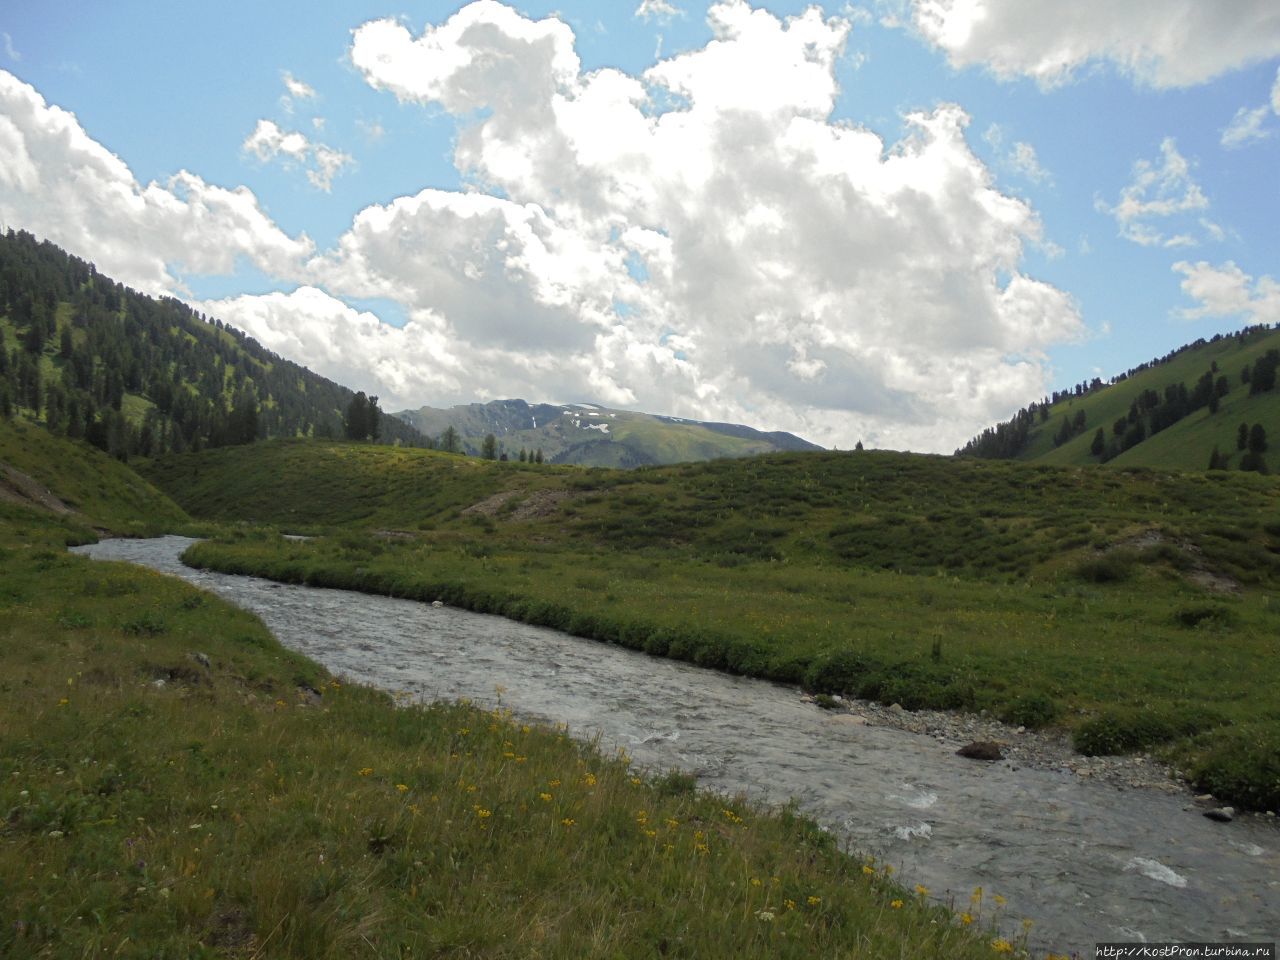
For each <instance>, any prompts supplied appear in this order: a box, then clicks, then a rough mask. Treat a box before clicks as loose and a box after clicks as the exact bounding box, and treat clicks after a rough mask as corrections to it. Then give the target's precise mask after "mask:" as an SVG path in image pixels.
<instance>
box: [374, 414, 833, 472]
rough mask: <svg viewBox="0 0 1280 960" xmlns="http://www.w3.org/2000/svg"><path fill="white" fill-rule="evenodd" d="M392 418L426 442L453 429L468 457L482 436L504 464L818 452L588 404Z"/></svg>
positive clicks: (732, 428) (803, 443)
mask: <svg viewBox="0 0 1280 960" xmlns="http://www.w3.org/2000/svg"><path fill="white" fill-rule="evenodd" d="M397 416H399V417H401V418H402V419H404V420H405V421H406V422H408V423H411V424H413V426H414V427H416V428H417V429H418V430H419V431H421V432H422V433H423V434H425V435H426V436H428V437H435V438H439V437H440V436H441V435H442V434H443V433H444V431H445V430H447V429H449V428H453V430H454V431H455V432H456V433H457V435H458V441H459V449H461V450H462V451H464V452H467V453H471V454H479V453H481V451H482V450H483V448H484V441H485V437H486V436H492V437H493V438H494V441H495V443H496V453H497V454H498V455H499V456H503V455H505V456H506V457H507V458H508V459H511V460H517V459H519V455H520V453H524V454H526V455H527V456H532V455H533V454H534V453H535V452H541V453H542V455H543V457H544V459H545V460H546V461H548V462H551V463H572V464H579V465H581V466H592V467H640V466H655V465H659V464H668V463H683V462H687V461H691V460H714V459H717V458H720V457H747V456H751V455H753V454H757V453H770V452H774V451H778V450H820V449H822V448H821V447H819V446H818V445H817V444H813V443H809V442H808V441H807V440H802V439H801V438H799V437H797V436H795V435H793V434H790V433H783V432H773V433H765V432H763V431H760V430H755V429H753V428H751V427H744V426H739V425H737V424H728V423H705V422H702V421H699V420H685V419H681V418H679V417H664V416H656V415H653V414H648V413H637V412H634V411H629V410H613V409H610V408H608V407H602V406H599V405H598V404H593V403H567V404H551V403H538V404H530V403H526V402H525V401H523V400H494V401H491V402H489V403H472V404H465V405H461V406H456V407H450V408H448V409H440V408H436V407H421V408H420V409H418V410H406V411H403V412H402V413H399V414H397Z"/></svg>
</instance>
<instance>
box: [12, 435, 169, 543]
mask: <svg viewBox="0 0 1280 960" xmlns="http://www.w3.org/2000/svg"><path fill="white" fill-rule="evenodd" d="M32 515H35V516H38V517H39V518H40V519H41V522H49V521H53V522H56V523H58V524H60V525H62V526H63V527H65V528H66V529H67V530H68V532H69V535H70V534H74V536H75V538H76V539H86V538H88V539H92V535H91V534H90V533H89V528H96V529H99V530H110V531H112V532H115V533H131V534H135V535H136V534H143V533H147V532H167V531H171V530H173V529H175V528H176V527H179V526H181V525H183V524H186V523H189V522H190V518H189V517H187V515H186V514H185V513H184V512H183V510H182V508H181V507H179V506H178V505H177V504H176V503H174V502H173V501H172V500H170V499H169V498H168V497H167V496H165V495H164V494H163V493H161V492H160V491H159V490H157V489H156V488H155V487H153V486H152V485H151V484H150V483H148V482H147V481H146V480H143V479H142V478H141V477H140V476H138V475H137V474H136V473H134V472H133V471H132V470H130V469H129V468H128V467H127V466H125V465H124V464H122V463H120V462H119V461H117V460H114V459H113V458H111V457H109V456H107V455H106V454H104V453H102V452H101V451H100V450H97V449H96V448H94V447H92V446H90V445H89V444H87V443H83V442H77V441H72V440H67V439H64V438H62V437H55V436H53V435H51V434H50V433H49V432H48V431H47V430H44V429H43V428H41V427H39V426H36V425H35V424H31V423H23V422H21V421H18V422H14V421H9V420H5V419H3V418H0V517H3V518H4V520H5V521H6V522H11V523H17V522H20V521H25V520H27V519H28V518H29V517H31V516H32Z"/></svg>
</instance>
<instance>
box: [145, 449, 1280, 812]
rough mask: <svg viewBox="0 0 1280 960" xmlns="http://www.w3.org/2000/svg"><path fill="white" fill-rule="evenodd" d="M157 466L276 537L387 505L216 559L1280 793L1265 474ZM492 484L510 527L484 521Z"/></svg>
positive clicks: (418, 460)
mask: <svg viewBox="0 0 1280 960" xmlns="http://www.w3.org/2000/svg"><path fill="white" fill-rule="evenodd" d="M148 471H149V475H150V476H151V477H152V478H153V479H155V480H156V482H157V483H160V484H161V485H162V486H164V487H166V488H167V489H173V490H184V491H186V494H185V496H186V498H185V499H184V500H183V503H184V505H186V506H187V508H188V509H190V510H191V511H192V512H193V513H195V514H197V515H200V516H206V517H212V518H217V519H223V520H226V519H232V518H234V517H235V515H236V513H237V511H238V510H239V509H240V508H239V507H238V506H237V504H236V503H235V501H234V500H233V499H231V498H230V497H229V496H228V494H227V489H228V486H229V485H242V486H243V489H244V490H245V491H246V494H247V495H251V497H252V499H251V500H250V501H249V507H248V509H249V510H250V512H251V514H252V515H253V516H254V517H255V518H256V519H258V520H266V521H269V522H274V523H279V524H286V525H289V526H291V527H295V528H297V529H310V530H313V531H318V530H321V529H323V527H324V526H325V525H326V524H329V523H332V522H333V521H334V518H336V517H340V516H342V514H343V510H341V509H337V508H336V507H335V503H334V501H333V500H332V498H333V497H334V496H335V493H334V491H340V492H341V495H342V496H343V497H350V496H352V495H353V491H359V495H360V497H361V498H363V499H365V500H367V501H368V502H369V503H374V504H377V509H376V511H375V512H374V513H373V514H372V515H371V516H370V517H369V518H368V519H367V520H366V521H361V522H357V523H347V524H345V525H344V526H343V527H342V529H341V531H340V532H338V533H337V534H336V535H335V536H332V537H327V538H322V539H319V540H316V541H312V542H310V543H303V544H300V543H295V542H290V541H283V540H279V539H273V538H270V537H262V536H254V535H251V536H249V537H247V538H243V539H241V540H239V541H238V542H235V543H231V544H224V545H205V546H203V547H201V548H199V549H198V550H197V551H196V556H197V559H198V560H199V561H200V562H202V563H207V564H211V565H214V566H218V567H220V568H223V569H234V570H239V571H251V570H252V571H256V572H262V573H265V574H267V575H270V576H274V577H277V578H279V579H285V580H294V581H301V582H313V583H324V584H329V585H341V586H347V587H352V588H355V589H366V590H372V591H377V592H387V593H393V594H396V595H403V596H416V597H420V598H423V599H435V598H437V597H440V598H443V599H446V600H447V601H449V602H451V603H455V604H459V605H465V606H470V607H473V608H475V609H481V610H489V611H493V612H501V613H503V614H506V615H508V616H512V617H515V618H518V619H523V620H527V621H530V622H535V623H543V624H547V625H551V626H557V627H561V628H564V629H568V630H570V631H571V632H575V633H578V634H581V635H584V636H590V637H595V638H598V639H604V640H609V641H612V642H618V643H623V644H627V645H629V646H634V647H638V648H641V649H645V650H647V651H649V652H651V653H657V654H666V655H669V656H674V657H678V658H683V659H687V660H691V661H694V662H698V663H703V664H706V665H709V666H716V667H720V668H723V669H728V670H732V671H737V672H743V673H751V674H755V675H760V676H767V677H773V678H776V679H779V680H784V681H791V682H801V681H803V682H805V683H807V684H808V685H809V686H811V687H813V688H815V689H827V690H832V691H841V692H855V693H858V694H860V695H863V696H869V697H873V698H878V699H882V700H885V701H886V702H891V701H893V700H897V701H899V702H902V703H903V704H904V705H906V706H908V707H912V706H957V707H964V708H968V709H975V710H976V709H982V708H986V709H990V710H993V711H995V712H997V713H999V714H1001V715H1003V716H1006V717H1007V718H1009V719H1011V720H1013V721H1015V722H1019V723H1028V724H1033V723H1043V722H1046V721H1051V720H1056V721H1057V722H1060V723H1065V724H1067V725H1068V726H1072V727H1075V728H1076V730H1077V732H1078V733H1080V734H1081V735H1082V736H1085V737H1087V739H1086V740H1085V741H1084V742H1086V743H1087V744H1089V749H1092V750H1113V749H1125V748H1132V747H1134V746H1142V745H1151V744H1154V743H1158V742H1162V741H1176V743H1177V747H1178V750H1179V751H1180V753H1179V755H1180V757H1181V758H1182V760H1183V762H1185V763H1186V764H1187V766H1188V768H1189V769H1191V770H1192V771H1193V772H1195V773H1196V774H1197V776H1199V777H1200V779H1201V781H1202V782H1205V783H1211V784H1213V785H1214V787H1215V790H1216V792H1219V793H1223V794H1231V795H1233V796H1234V797H1235V798H1236V799H1237V800H1239V801H1240V802H1242V803H1249V804H1252V805H1258V806H1262V805H1269V806H1274V805H1276V804H1277V803H1280V703H1277V698H1276V694H1275V690H1276V689H1277V684H1278V683H1280V657H1277V654H1278V653H1280V647H1278V646H1277V640H1276V636H1277V634H1278V633H1280V630H1278V629H1277V628H1278V627H1280V623H1278V622H1277V619H1276V617H1277V614H1280V605H1277V604H1274V603H1273V602H1272V599H1273V598H1272V593H1273V591H1274V589H1275V587H1276V584H1277V582H1280V556H1278V551H1280V527H1277V526H1276V520H1277V516H1278V514H1280V510H1278V507H1280V486H1278V485H1277V484H1276V483H1275V481H1273V480H1271V479H1269V478H1265V477H1259V476H1256V475H1246V474H1241V473H1231V474H1225V473H1216V474H1213V475H1205V474H1190V475H1183V474H1164V473H1158V472H1154V471H1136V472H1134V471H1131V472H1121V471H1115V470H1109V471H1100V470H1092V469H1090V470H1081V469H1059V468H1050V467H1029V466H1022V465H1017V464H1010V463H996V462H979V461H955V460H949V459H945V458H938V457H919V456H908V455H893V454H873V453H867V454H818V455H814V454H807V455H806V454H801V455H796V454H785V455H773V456H769V457H762V458H753V459H750V460H746V461H726V462H716V463H709V464H686V465H682V466H679V467H669V468H660V469H646V470H640V471H606V470H580V469H570V468H550V467H544V468H534V467H524V466H521V465H518V464H484V463H476V462H474V461H470V462H469V461H466V460H460V459H458V458H453V457H448V456H445V455H442V454H437V453H431V452H425V451H387V450H382V449H377V448H371V447H359V446H345V447H340V448H334V447H331V446H318V445H311V446H308V445H304V444H295V445H266V446H259V448H258V449H256V450H254V451H252V452H251V454H250V453H249V452H237V451H226V452H216V454H200V455H190V456H186V457H181V458H174V459H172V460H167V461H165V462H163V463H158V464H153V465H151V466H150V467H149V468H148ZM337 475H341V477H342V482H341V483H338V482H336V481H335V476H337ZM410 477H412V478H414V479H413V480H412V481H410V480H408V479H406V478H410ZM392 488H394V490H395V494H396V495H395V496H391V495H390V491H391V489H392ZM495 490H501V491H505V492H506V494H507V495H508V499H506V500H505V502H503V503H502V504H501V506H497V507H496V509H494V510H493V511H492V512H493V516H491V517H490V516H484V515H479V514H476V513H474V512H472V513H464V512H463V510H462V508H463V507H464V506H465V505H467V504H468V503H475V502H476V501H478V500H480V499H482V498H483V497H485V496H487V495H489V494H490V493H491V492H492V491H495ZM250 492H251V493H250ZM490 503H491V505H492V504H493V501H490ZM529 511H532V512H533V514H534V515H533V516H531V517H528V518H527V519H515V518H519V517H525V516H526V514H527V513H528V512H529ZM539 511H541V513H539ZM369 526H375V527H377V528H379V529H383V528H388V527H391V528H396V529H400V530H408V531H416V532H415V534H414V535H413V536H411V537H409V538H397V539H394V540H388V539H387V538H385V537H380V536H377V535H370V534H369V531H368V527H369ZM1210 573H1213V574H1216V575H1219V576H1225V577H1230V578H1234V579H1236V580H1237V581H1239V582H1240V583H1241V584H1243V589H1241V590H1240V591H1239V592H1238V593H1235V594H1229V595H1215V594H1211V593H1209V592H1208V591H1207V590H1206V589H1205V588H1204V587H1203V586H1200V585H1198V584H1197V582H1196V579H1195V578H1197V577H1203V576H1206V575H1208V574H1210ZM935 651H936V653H935ZM1134 708H1137V711H1138V712H1135V709H1134ZM1139 714H1150V715H1153V716H1157V717H1158V718H1160V719H1159V724H1160V725H1158V729H1155V730H1154V731H1153V730H1152V729H1151V725H1150V724H1149V723H1147V721H1146V720H1144V719H1142V716H1141V715H1139ZM1251 745H1252V746H1251ZM1233 784H1234V785H1233Z"/></svg>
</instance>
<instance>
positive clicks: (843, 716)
mask: <svg viewBox="0 0 1280 960" xmlns="http://www.w3.org/2000/svg"><path fill="white" fill-rule="evenodd" d="M826 722H827V723H839V724H841V725H843V726H846V727H865V726H866V725H867V718H866V717H864V716H861V715H859V714H856V713H837V714H835V715H834V716H830V717H827V719H826Z"/></svg>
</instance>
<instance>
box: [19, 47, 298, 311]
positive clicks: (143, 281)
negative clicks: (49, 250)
mask: <svg viewBox="0 0 1280 960" xmlns="http://www.w3.org/2000/svg"><path fill="white" fill-rule="evenodd" d="M0 220H3V221H4V222H5V223H6V224H8V225H10V226H21V227H22V228H23V229H26V230H29V231H31V232H32V233H35V234H37V235H38V236H41V237H44V238H47V239H49V240H52V241H53V242H54V243H57V244H59V245H60V246H63V247H65V248H67V249H68V250H71V251H73V252H75V253H77V254H79V255H81V256H84V257H87V258H89V259H92V260H93V261H94V262H95V263H96V264H97V265H98V267H99V268H100V269H101V270H102V271H103V272H104V273H106V274H107V275H109V276H111V277H113V278H115V279H117V280H120V281H122V282H124V283H127V284H130V285H132V286H134V287H137V288H139V289H141V290H144V291H146V292H149V293H167V294H171V293H180V292H181V285H180V283H179V281H178V280H177V278H176V276H175V273H180V272H181V271H183V270H187V271H193V272H197V273H230V272H232V271H233V270H234V269H235V266H236V261H237V259H238V258H240V257H244V258H247V259H248V260H249V261H250V262H252V263H253V264H255V265H256V266H258V267H259V268H260V269H262V270H263V271H264V272H266V273H268V274H271V275H273V276H289V275H291V274H295V273H297V272H299V271H300V270H301V269H302V264H303V262H304V260H305V259H306V258H307V257H309V256H311V255H312V254H313V253H314V247H313V244H312V243H311V241H310V240H309V239H307V237H306V236H305V235H303V236H300V237H296V238H294V237H290V236H288V235H287V234H285V233H284V232H283V231H281V230H280V228H279V227H277V226H276V224H275V223H273V222H272V221H271V219H270V218H269V217H268V216H267V215H266V214H265V213H264V212H263V211H262V209H261V207H260V206H259V205H258V201H257V198H256V197H254V195H253V194H252V193H251V192H250V191H249V190H247V189H246V188H244V187H239V188H236V189H233V190H228V189H225V188H223V187H218V186H214V185H212V184H208V183H206V182H205V181H204V180H202V179H201V178H200V177H198V176H196V175H195V174H193V173H188V172H186V171H181V172H179V173H177V174H175V175H174V176H172V177H170V178H169V179H168V180H167V181H165V182H164V183H157V182H154V181H153V182H151V183H149V184H147V185H145V186H143V185H142V184H139V183H138V182H137V180H135V179H134V177H133V174H132V173H131V172H130V171H129V169H128V167H127V166H126V165H125V164H124V162H123V161H121V160H120V158H119V157H117V156H115V155H114V154H113V153H111V152H110V151H109V150H107V149H106V148H105V147H103V146H102V145H101V144H100V143H98V142H96V141H94V140H93V139H91V138H90V137H89V135H88V134H86V133H85V131H84V130H83V129H82V128H81V127H80V124H79V122H78V121H77V120H76V118H75V116H74V115H73V114H71V113H68V112H67V111H65V110H62V109H60V108H58V107H56V106H49V105H48V104H46V103H45V101H44V98H43V97H41V96H40V94H39V93H37V92H36V91H35V90H34V89H33V88H32V87H31V86H29V85H28V84H25V83H23V82H22V81H20V80H18V79H17V78H16V77H14V76H13V75H12V74H9V73H6V72H5V71H2V70H0Z"/></svg>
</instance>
